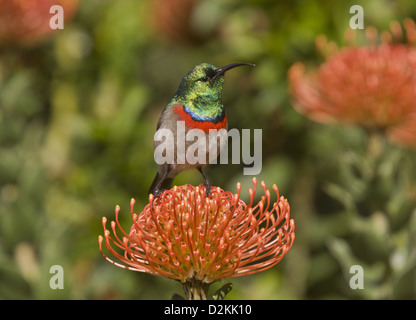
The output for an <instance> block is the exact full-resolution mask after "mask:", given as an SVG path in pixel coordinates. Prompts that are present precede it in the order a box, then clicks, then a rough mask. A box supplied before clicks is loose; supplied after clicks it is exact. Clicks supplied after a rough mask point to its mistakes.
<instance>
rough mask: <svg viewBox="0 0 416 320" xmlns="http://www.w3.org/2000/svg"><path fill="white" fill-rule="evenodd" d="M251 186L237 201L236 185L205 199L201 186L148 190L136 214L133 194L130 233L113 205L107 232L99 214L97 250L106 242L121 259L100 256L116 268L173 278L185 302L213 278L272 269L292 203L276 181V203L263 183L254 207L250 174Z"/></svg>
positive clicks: (288, 229)
mask: <svg viewBox="0 0 416 320" xmlns="http://www.w3.org/2000/svg"><path fill="white" fill-rule="evenodd" d="M253 183H254V188H253V189H252V188H250V189H249V194H250V202H249V203H248V204H246V203H244V201H243V200H241V199H240V191H241V186H240V184H237V194H232V193H231V192H228V191H224V190H222V189H221V188H219V187H217V188H212V189H211V195H210V196H209V197H206V190H205V187H204V186H202V185H201V186H198V187H194V186H191V185H183V186H177V187H174V188H172V189H171V190H167V191H165V192H164V193H163V194H161V196H160V197H158V198H153V196H152V195H150V196H149V204H148V205H146V207H145V208H144V209H143V211H142V212H141V213H140V214H139V215H137V214H135V213H134V212H133V210H134V209H133V206H134V203H135V201H134V199H132V200H131V203H130V209H131V216H132V220H133V224H132V226H131V228H130V231H129V232H125V231H124V230H123V228H122V227H121V226H120V223H119V219H118V216H119V211H120V207H119V206H117V207H116V210H115V214H116V218H115V221H112V222H111V230H112V233H111V231H110V230H108V229H107V227H106V223H107V219H106V218H105V217H104V218H103V228H104V237H102V236H100V237H99V247H100V251H101V253H102V254H103V251H102V243H103V242H104V243H105V246H106V247H107V249H108V251H109V252H110V253H111V254H112V255H113V256H114V257H115V258H116V259H117V260H118V261H119V262H116V261H114V260H112V259H110V258H109V257H106V256H105V255H104V254H103V255H104V256H105V257H106V259H107V260H108V261H110V262H111V263H113V264H114V265H116V266H119V267H122V268H125V269H128V270H133V271H139V272H146V273H149V274H152V275H158V276H163V277H167V278H171V279H175V280H178V281H180V282H182V284H183V286H184V289H185V293H186V295H187V297H188V298H189V299H195V298H203V299H204V298H206V291H207V290H208V287H209V285H210V284H211V283H213V282H215V281H217V280H221V279H224V278H230V277H238V276H243V275H248V274H253V273H256V272H260V271H263V270H266V269H269V268H271V267H273V266H275V265H276V264H277V263H279V262H280V261H281V260H282V258H283V256H284V255H285V254H286V253H287V252H288V251H289V249H290V248H291V247H292V244H293V241H294V239H295V234H294V229H295V225H294V221H293V219H290V207H289V203H288V202H287V200H286V199H285V198H284V197H280V196H279V192H278V189H277V187H276V186H273V189H274V191H275V192H276V194H277V201H276V202H275V203H273V204H271V199H270V198H271V196H270V191H269V190H267V188H266V186H265V184H264V183H263V182H262V183H261V186H262V187H263V189H264V195H263V196H262V197H261V199H260V201H259V202H258V203H257V204H254V196H255V193H256V187H257V182H256V180H255V179H253ZM117 228H118V229H119V231H117ZM119 233H121V235H119Z"/></svg>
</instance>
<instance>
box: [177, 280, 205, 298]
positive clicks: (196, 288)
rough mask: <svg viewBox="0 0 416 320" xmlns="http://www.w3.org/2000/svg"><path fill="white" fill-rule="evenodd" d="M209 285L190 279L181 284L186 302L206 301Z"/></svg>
mask: <svg viewBox="0 0 416 320" xmlns="http://www.w3.org/2000/svg"><path fill="white" fill-rule="evenodd" d="M209 286H210V283H206V282H202V281H200V280H196V279H190V280H188V281H187V282H185V283H183V290H184V291H185V299H186V300H207V294H208V289H209Z"/></svg>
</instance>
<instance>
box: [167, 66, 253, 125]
mask: <svg viewBox="0 0 416 320" xmlns="http://www.w3.org/2000/svg"><path fill="white" fill-rule="evenodd" d="M243 65H252V66H253V64H251V63H243V62H241V63H232V64H229V65H226V66H224V67H221V68H217V67H215V66H213V65H212V64H209V63H201V64H198V65H196V66H195V67H194V68H193V69H192V70H191V71H189V72H188V73H187V74H186V75H185V77H183V79H182V81H181V84H180V85H179V88H178V91H176V93H175V95H174V96H173V97H172V100H171V103H175V102H183V103H185V104H186V106H187V107H188V109H189V110H190V111H192V112H195V113H197V114H199V115H201V116H207V117H208V116H213V115H215V114H216V113H218V111H221V110H219V109H222V108H223V106H222V101H221V93H222V87H223V84H224V73H225V72H226V71H228V70H230V69H232V68H235V67H238V66H243Z"/></svg>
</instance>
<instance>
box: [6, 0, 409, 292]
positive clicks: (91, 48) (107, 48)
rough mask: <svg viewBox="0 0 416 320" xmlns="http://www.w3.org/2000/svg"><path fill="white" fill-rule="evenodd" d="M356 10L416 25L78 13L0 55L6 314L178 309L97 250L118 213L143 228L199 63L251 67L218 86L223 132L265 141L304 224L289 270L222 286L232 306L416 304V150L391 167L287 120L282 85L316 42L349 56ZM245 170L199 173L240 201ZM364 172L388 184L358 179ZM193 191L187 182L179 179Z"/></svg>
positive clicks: (339, 9) (197, 6)
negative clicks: (165, 136)
mask: <svg viewBox="0 0 416 320" xmlns="http://www.w3.org/2000/svg"><path fill="white" fill-rule="evenodd" d="M67 2H68V1H67ZM4 3H5V1H3V2H0V6H2V5H4ZM56 3H57V4H59V3H60V1H58V0H57V1H56ZM355 4H360V5H362V6H363V8H364V17H365V27H367V26H369V25H374V26H375V27H377V28H378V29H380V30H385V29H388V27H389V24H390V23H391V22H392V21H395V20H396V21H399V22H401V21H402V20H403V18H406V17H411V18H413V19H414V18H416V6H415V4H414V1H413V0H407V1H405V0H400V1H387V0H383V1H382V0H365V1H358V0H355V1H332V0H322V1H317V0H292V1H276V0H251V1H249V0H246V1H241V0H204V1H197V0H195V1H193V0H174V1H173V0H155V1H150V0H148V1H137V0H121V1H115V0H106V1H103V0H88V1H80V3H79V5H78V6H77V7H76V11H75V13H74V15H73V17H70V18H68V19H66V21H65V28H64V29H63V30H55V31H53V32H52V31H51V30H49V31H48V33H49V34H48V35H46V36H45V37H39V39H36V40H34V41H32V42H31V43H29V44H28V43H26V42H27V41H23V40H22V41H21V39H20V38H19V37H20V36H19V35H16V36H14V37H13V38H12V39H7V40H6V39H3V41H2V42H0V299H170V297H171V295H172V294H173V293H174V292H177V293H180V294H182V288H181V286H180V284H179V283H177V282H175V281H171V280H167V279H164V278H159V277H153V276H150V275H147V274H141V273H135V272H129V271H126V270H123V269H121V268H117V267H115V266H113V265H111V264H110V263H108V262H106V261H105V259H104V258H103V257H102V256H101V254H100V252H99V250H98V243H97V237H98V235H99V234H102V226H101V218H102V216H106V217H107V218H108V219H110V220H111V219H113V218H114V207H115V206H116V205H117V204H119V205H120V206H121V220H122V224H123V225H124V226H126V229H128V224H129V223H130V214H129V201H130V198H132V197H133V198H135V199H136V210H137V211H138V210H139V208H141V207H143V206H144V205H145V204H146V203H147V190H148V187H149V185H150V184H151V182H152V180H153V178H154V175H155V172H156V164H155V163H154V160H153V135H154V132H155V129H156V124H157V121H158V118H159V116H160V114H161V112H162V110H163V108H164V106H165V104H166V103H167V102H168V100H169V98H170V97H171V95H172V94H173V93H174V92H175V91H176V89H177V87H178V84H179V82H180V80H181V78H182V77H183V76H184V75H185V74H186V73H187V72H188V71H189V70H190V69H191V68H192V67H193V66H194V65H196V64H198V63H201V62H208V63H212V64H214V65H216V66H222V65H225V64H228V63H233V62H252V63H255V64H256V67H255V68H238V69H235V70H233V72H229V73H227V76H226V82H225V87H224V93H223V101H224V104H225V106H226V108H227V115H228V119H229V128H238V129H243V128H244V129H258V128H261V129H263V136H262V139H263V141H262V147H263V167H262V172H261V174H260V175H259V176H257V179H258V181H261V180H264V181H265V182H266V184H267V185H268V186H269V187H271V186H272V185H273V184H276V185H277V186H278V187H279V190H280V193H281V194H282V195H284V196H285V197H286V198H287V199H288V200H289V203H290V205H291V214H292V217H293V218H294V219H295V223H296V240H295V242H294V245H293V248H292V249H291V251H290V252H289V253H288V254H287V256H285V258H284V259H283V261H282V262H281V263H280V264H279V265H278V266H277V267H274V268H272V269H270V270H268V271H265V272H262V273H259V274H254V275H251V276H246V277H242V278H234V279H232V280H231V281H232V282H233V284H234V289H233V291H232V292H231V293H230V294H229V295H228V296H227V298H228V299H378V298H393V299H395V298H404V299H414V298H416V267H415V266H416V261H415V259H416V251H415V246H416V238H415V233H416V210H415V207H416V205H415V203H416V179H415V177H416V174H415V172H416V161H415V155H416V153H415V151H414V150H403V149H399V148H398V147H395V146H392V145H388V146H387V147H386V151H385V153H386V156H383V157H382V158H379V159H376V160H374V159H368V158H366V157H364V156H363V155H365V149H366V145H367V142H368V141H367V140H368V137H367V136H366V133H365V132H364V131H363V130H361V129H359V128H355V127H345V126H340V125H332V126H324V125H321V124H317V123H313V122H312V121H310V120H308V119H307V118H305V117H303V116H302V115H300V114H298V113H297V112H296V111H294V109H293V108H292V106H291V98H290V94H289V91H288V83H287V71H288V69H289V68H290V66H291V65H292V64H293V63H295V62H297V61H303V62H306V63H310V64H312V65H318V64H319V63H320V62H321V59H320V57H319V55H318V54H317V53H316V50H315V38H316V37H317V36H318V35H320V34H325V35H326V36H327V37H328V38H329V39H330V40H335V41H336V42H337V43H338V44H340V45H342V44H343V34H344V31H345V30H346V29H347V28H349V20H350V18H351V17H352V14H350V13H349V9H350V7H351V6H352V5H355ZM3 8H4V7H3ZM65 8H66V7H65V6H64V9H65ZM1 10H5V9H1ZM6 13H7V12H6ZM8 14H9V15H11V16H13V15H14V14H18V13H16V12H9V13H8ZM39 14H43V15H44V12H43V13H39ZM4 16H5V13H4V11H3V14H2V15H1V17H2V18H3V19H4ZM50 16H52V15H51V14H49V13H47V17H48V18H47V20H46V21H47V22H48V21H49V17H50ZM2 18H0V19H2ZM0 26H1V27H2V28H5V25H4V24H3V25H1V24H0ZM3 31H4V30H3ZM6 31H7V30H6ZM361 32H362V31H361ZM3 33H4V32H3ZM375 162H376V165H375ZM243 166H244V164H240V165H237V164H229V165H223V164H221V165H211V166H210V167H209V168H208V170H207V174H208V176H209V177H210V180H211V182H212V183H213V185H218V186H220V187H222V188H223V189H227V190H230V191H232V192H235V191H236V187H235V184H236V183H237V182H239V181H240V182H241V183H242V190H244V191H243V194H244V198H245V199H247V198H248V192H247V190H248V188H249V187H250V186H251V179H252V177H251V176H244V175H243ZM374 167H377V168H381V169H382V170H381V171H380V172H377V173H374V172H373V173H372V174H366V173H368V172H370V173H371V172H372V168H374ZM375 175H376V176H377V177H375ZM202 182H203V181H202V178H201V177H200V175H199V173H198V172H196V171H195V172H186V173H183V174H181V175H179V176H178V177H177V178H176V180H175V184H184V183H192V184H199V183H202ZM354 264H359V265H362V266H363V268H364V280H365V281H364V283H365V287H364V289H362V290H359V289H357V290H352V289H351V288H350V286H349V279H350V278H351V276H352V274H349V266H351V265H354ZM52 265H61V266H62V267H63V269H64V289H63V290H58V289H57V290H52V289H51V288H50V287H49V280H50V278H51V276H52V274H50V273H49V269H50V267H51V266H52ZM219 285H221V284H218V285H215V284H214V285H213V286H212V287H213V289H215V288H216V287H218V286H219Z"/></svg>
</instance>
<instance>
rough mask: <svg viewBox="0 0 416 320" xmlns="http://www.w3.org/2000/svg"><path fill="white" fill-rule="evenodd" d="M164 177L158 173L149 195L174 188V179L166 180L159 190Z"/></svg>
mask: <svg viewBox="0 0 416 320" xmlns="http://www.w3.org/2000/svg"><path fill="white" fill-rule="evenodd" d="M162 177H163V174H160V173H159V171H158V172H157V173H156V177H155V179H154V180H153V182H152V185H151V186H150V188H149V193H148V194H153V195H156V194H157V193H158V191H159V192H160V193H161V192H163V191H164V190H168V189H170V188H172V182H173V178H165V180H163V181H162V183H161V184H160V186H159V188H157V186H158V184H159V183H160V179H162Z"/></svg>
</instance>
